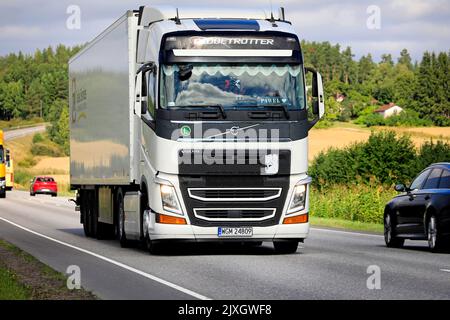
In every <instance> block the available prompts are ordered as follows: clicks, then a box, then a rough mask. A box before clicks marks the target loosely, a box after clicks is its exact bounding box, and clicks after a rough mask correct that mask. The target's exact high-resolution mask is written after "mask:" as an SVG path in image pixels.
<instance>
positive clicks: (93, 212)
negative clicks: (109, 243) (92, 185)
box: [88, 191, 98, 238]
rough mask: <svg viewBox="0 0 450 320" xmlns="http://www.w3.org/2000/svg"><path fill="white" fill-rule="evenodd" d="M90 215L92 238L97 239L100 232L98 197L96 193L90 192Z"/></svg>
mask: <svg viewBox="0 0 450 320" xmlns="http://www.w3.org/2000/svg"><path fill="white" fill-rule="evenodd" d="M88 199H89V204H88V208H89V213H90V218H91V222H90V225H91V237H93V238H97V230H98V210H97V197H96V191H90V192H89V197H88Z"/></svg>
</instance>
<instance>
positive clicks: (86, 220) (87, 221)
mask: <svg viewBox="0 0 450 320" xmlns="http://www.w3.org/2000/svg"><path fill="white" fill-rule="evenodd" d="M88 206H89V204H88V199H87V194H86V192H84V191H82V192H81V208H80V209H81V214H82V215H83V230H84V235H85V236H86V237H90V236H91V217H90V216H89V208H88Z"/></svg>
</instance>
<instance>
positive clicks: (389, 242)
mask: <svg viewBox="0 0 450 320" xmlns="http://www.w3.org/2000/svg"><path fill="white" fill-rule="evenodd" d="M394 227H395V226H394V224H393V222H392V218H391V214H390V213H388V214H386V217H385V218H384V242H385V243H386V246H387V247H388V248H401V247H403V244H404V243H405V239H400V238H397V237H396V236H395V235H394Z"/></svg>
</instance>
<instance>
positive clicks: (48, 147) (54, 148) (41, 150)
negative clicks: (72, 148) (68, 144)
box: [31, 142, 64, 157]
mask: <svg viewBox="0 0 450 320" xmlns="http://www.w3.org/2000/svg"><path fill="white" fill-rule="evenodd" d="M31 153H32V154H33V155H34V156H49V157H62V156H64V152H62V151H61V149H60V148H59V147H58V145H56V144H54V143H49V142H38V143H33V145H32V146H31Z"/></svg>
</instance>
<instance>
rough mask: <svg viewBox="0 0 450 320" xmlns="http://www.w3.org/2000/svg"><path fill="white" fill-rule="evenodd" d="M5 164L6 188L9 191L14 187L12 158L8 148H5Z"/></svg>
mask: <svg viewBox="0 0 450 320" xmlns="http://www.w3.org/2000/svg"><path fill="white" fill-rule="evenodd" d="M5 150H6V152H5V166H6V172H5V173H6V177H5V178H6V179H5V180H6V190H7V191H10V190H12V188H13V187H14V160H13V158H12V155H11V151H10V150H9V149H5Z"/></svg>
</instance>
